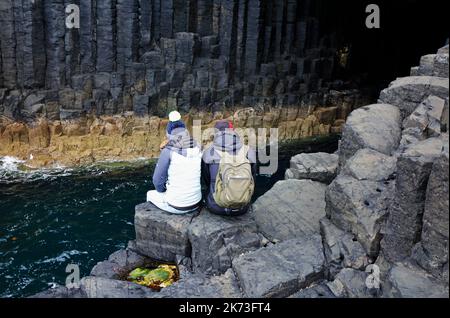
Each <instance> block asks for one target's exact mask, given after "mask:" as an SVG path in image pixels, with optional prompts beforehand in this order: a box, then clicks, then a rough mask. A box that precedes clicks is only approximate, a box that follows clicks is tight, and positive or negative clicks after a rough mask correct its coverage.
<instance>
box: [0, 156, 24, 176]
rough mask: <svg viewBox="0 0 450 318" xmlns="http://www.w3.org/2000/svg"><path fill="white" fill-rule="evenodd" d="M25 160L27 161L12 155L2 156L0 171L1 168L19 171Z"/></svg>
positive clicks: (0, 158)
mask: <svg viewBox="0 0 450 318" xmlns="http://www.w3.org/2000/svg"><path fill="white" fill-rule="evenodd" d="M24 162H25V161H23V160H20V159H18V158H15V157H11V156H6V157H0V171H1V170H4V171H9V172H16V171H19V165H20V164H23V163H24Z"/></svg>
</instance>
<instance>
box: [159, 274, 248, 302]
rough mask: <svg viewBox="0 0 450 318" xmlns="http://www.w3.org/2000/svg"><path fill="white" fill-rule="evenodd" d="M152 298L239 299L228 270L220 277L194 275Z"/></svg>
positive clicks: (236, 286) (234, 280)
mask: <svg viewBox="0 0 450 318" xmlns="http://www.w3.org/2000/svg"><path fill="white" fill-rule="evenodd" d="M151 297H154V298H241V297H242V293H241V291H240V289H239V284H238V281H237V279H236V276H235V275H234V273H233V271H232V270H231V269H230V270H228V271H227V272H225V273H224V274H223V275H220V276H211V277H207V276H205V275H201V274H196V275H190V276H187V277H185V278H181V279H180V280H179V281H178V282H176V283H174V284H173V285H172V286H169V287H167V288H164V289H162V290H161V292H159V293H154V294H152V295H151Z"/></svg>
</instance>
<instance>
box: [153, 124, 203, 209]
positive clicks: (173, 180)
mask: <svg viewBox="0 0 450 318" xmlns="http://www.w3.org/2000/svg"><path fill="white" fill-rule="evenodd" d="M167 139H168V142H167V144H166V145H165V146H164V148H163V149H162V151H161V155H160V158H159V160H158V163H157V165H156V168H155V172H154V174H153V184H154V186H155V189H156V190H153V191H149V192H148V193H147V201H148V202H151V203H153V204H154V205H155V206H156V207H158V208H159V209H161V210H164V211H166V212H169V213H173V214H184V213H189V212H193V211H196V210H198V209H199V207H200V204H201V201H202V192H201V180H200V178H201V176H200V174H201V160H202V152H201V149H200V147H199V146H198V145H197V144H196V142H195V141H194V139H193V138H191V136H190V134H189V131H188V130H187V129H186V127H185V124H184V123H183V122H182V121H181V120H177V121H170V122H169V124H168V126H167Z"/></svg>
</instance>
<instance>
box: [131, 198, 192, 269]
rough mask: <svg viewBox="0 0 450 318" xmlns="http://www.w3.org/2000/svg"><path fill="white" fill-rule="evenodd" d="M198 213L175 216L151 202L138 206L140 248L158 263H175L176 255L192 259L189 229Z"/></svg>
mask: <svg viewBox="0 0 450 318" xmlns="http://www.w3.org/2000/svg"><path fill="white" fill-rule="evenodd" d="M193 217H194V214H192V213H190V214H185V215H173V214H169V213H167V212H164V211H161V210H160V209H158V208H156V207H155V206H154V205H153V204H151V203H148V202H147V203H144V204H140V205H138V206H136V214H135V217H134V226H135V230H136V249H137V251H138V252H139V253H140V254H142V255H145V256H148V257H150V258H152V259H155V260H160V261H166V262H174V261H175V259H176V255H180V256H190V254H191V244H190V242H189V237H188V227H189V224H190V223H191V221H192V219H193Z"/></svg>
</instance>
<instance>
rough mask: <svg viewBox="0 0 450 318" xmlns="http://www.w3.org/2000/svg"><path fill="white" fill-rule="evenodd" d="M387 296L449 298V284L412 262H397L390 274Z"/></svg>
mask: <svg viewBox="0 0 450 318" xmlns="http://www.w3.org/2000/svg"><path fill="white" fill-rule="evenodd" d="M388 282H389V285H390V288H389V289H388V290H387V291H386V296H387V297H393V298H448V297H449V292H448V285H447V286H445V285H442V284H440V283H439V282H437V281H436V280H435V279H433V277H432V276H431V275H429V274H427V273H426V272H425V271H423V270H422V269H420V268H418V267H415V266H412V265H411V264H407V263H406V264H403V263H398V264H395V265H394V266H393V267H392V269H391V271H390V272H389V275H388Z"/></svg>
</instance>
